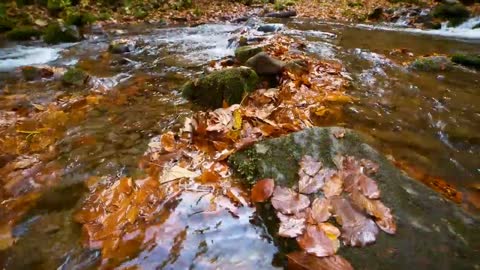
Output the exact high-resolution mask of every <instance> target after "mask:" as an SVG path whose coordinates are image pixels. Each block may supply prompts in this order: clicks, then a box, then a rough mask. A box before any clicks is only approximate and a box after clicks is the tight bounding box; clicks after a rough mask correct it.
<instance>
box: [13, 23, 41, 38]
mask: <svg viewBox="0 0 480 270" xmlns="http://www.w3.org/2000/svg"><path fill="white" fill-rule="evenodd" d="M41 35H42V31H40V30H38V29H36V28H34V27H31V26H20V27H17V28H14V29H13V30H11V31H9V32H7V38H8V39H10V40H16V41H23V40H32V39H37V38H39V37H40V36H41Z"/></svg>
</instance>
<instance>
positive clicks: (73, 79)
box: [62, 68, 88, 86]
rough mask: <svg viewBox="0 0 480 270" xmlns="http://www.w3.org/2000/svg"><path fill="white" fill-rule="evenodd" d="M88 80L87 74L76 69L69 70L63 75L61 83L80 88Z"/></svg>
mask: <svg viewBox="0 0 480 270" xmlns="http://www.w3.org/2000/svg"><path fill="white" fill-rule="evenodd" d="M87 79H88V74H87V73H86V72H85V71H83V70H81V69H78V68H70V69H69V70H67V72H65V74H63V77H62V83H63V84H65V85H75V86H82V85H83V84H85V82H86V81H87Z"/></svg>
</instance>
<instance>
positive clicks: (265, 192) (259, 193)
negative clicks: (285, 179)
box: [251, 178, 275, 203]
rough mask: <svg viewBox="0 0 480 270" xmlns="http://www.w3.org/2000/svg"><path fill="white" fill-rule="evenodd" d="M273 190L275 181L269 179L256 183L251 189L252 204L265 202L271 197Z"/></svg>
mask: <svg viewBox="0 0 480 270" xmlns="http://www.w3.org/2000/svg"><path fill="white" fill-rule="evenodd" d="M274 188H275V181H274V180H273V179H271V178H266V179H262V180H259V181H257V182H256V183H255V185H253V187H252V195H251V200H252V202H254V203H256V202H265V201H266V200H268V199H269V198H270V197H271V196H272V194H273V190H274Z"/></svg>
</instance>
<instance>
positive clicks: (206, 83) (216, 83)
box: [182, 67, 259, 108]
mask: <svg viewBox="0 0 480 270" xmlns="http://www.w3.org/2000/svg"><path fill="white" fill-rule="evenodd" d="M258 81H259V78H258V76H257V74H256V73H255V71H253V70H252V69H250V68H245V67H239V68H230V69H223V70H218V71H214V72H212V73H210V74H209V75H206V76H203V77H201V78H199V79H197V80H195V81H190V82H187V83H186V84H185V85H184V86H183V87H182V95H183V97H185V98H187V99H189V100H192V101H193V102H195V103H198V104H200V105H204V106H208V107H213V108H220V107H222V105H223V102H224V101H225V102H227V103H228V104H230V105H231V104H237V103H239V102H240V101H241V100H242V98H243V96H244V95H245V94H246V93H248V92H252V91H253V90H255V88H256V86H257V84H258Z"/></svg>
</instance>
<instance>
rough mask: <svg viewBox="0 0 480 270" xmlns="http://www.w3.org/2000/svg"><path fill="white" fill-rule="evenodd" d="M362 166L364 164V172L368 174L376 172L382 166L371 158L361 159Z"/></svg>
mask: <svg viewBox="0 0 480 270" xmlns="http://www.w3.org/2000/svg"><path fill="white" fill-rule="evenodd" d="M360 166H362V169H363V172H364V173H366V174H370V175H371V174H376V173H377V172H378V169H379V168H380V166H378V164H377V163H375V162H373V161H371V160H369V159H364V158H362V159H360Z"/></svg>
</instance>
